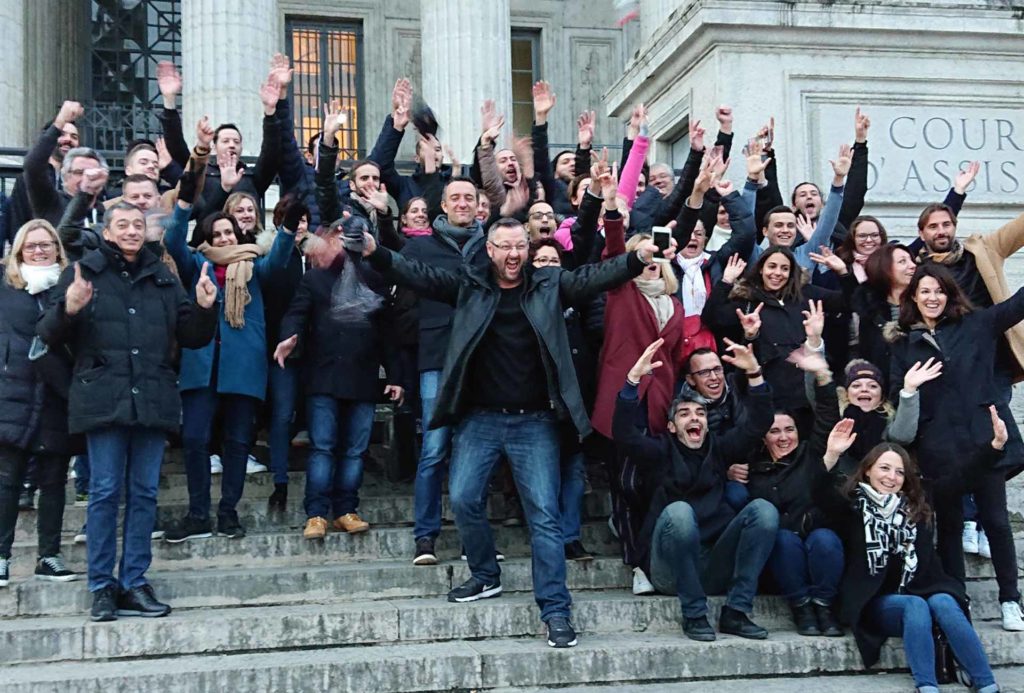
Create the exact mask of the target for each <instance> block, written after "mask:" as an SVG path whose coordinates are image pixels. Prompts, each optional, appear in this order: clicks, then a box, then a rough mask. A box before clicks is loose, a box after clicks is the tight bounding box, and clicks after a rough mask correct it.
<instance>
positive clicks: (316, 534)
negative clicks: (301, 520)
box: [302, 517, 327, 539]
mask: <svg viewBox="0 0 1024 693" xmlns="http://www.w3.org/2000/svg"><path fill="white" fill-rule="evenodd" d="M326 534H327V520H326V519H325V518H323V517H311V518H309V519H308V520H306V528H305V529H303V530H302V538H303V539H323V538H324V536H325V535H326Z"/></svg>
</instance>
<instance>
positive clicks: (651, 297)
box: [633, 279, 676, 332]
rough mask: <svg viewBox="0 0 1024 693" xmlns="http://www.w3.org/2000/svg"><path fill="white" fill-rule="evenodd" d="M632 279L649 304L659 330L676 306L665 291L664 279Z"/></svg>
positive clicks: (673, 312)
mask: <svg viewBox="0 0 1024 693" xmlns="http://www.w3.org/2000/svg"><path fill="white" fill-rule="evenodd" d="M633 281H634V282H635V283H636V288H638V289H640V293H641V294H643V296H644V298H646V299H647V302H648V303H650V304H651V310H653V311H654V319H655V320H657V321H658V332H661V331H662V330H663V329H665V325H667V324H668V321H669V320H671V319H672V316H673V315H674V314H675V312H676V307H675V306H674V305H672V297H671V296H669V295H667V294H666V293H665V280H664V279H634V280H633Z"/></svg>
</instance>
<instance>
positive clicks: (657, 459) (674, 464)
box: [612, 384, 773, 572]
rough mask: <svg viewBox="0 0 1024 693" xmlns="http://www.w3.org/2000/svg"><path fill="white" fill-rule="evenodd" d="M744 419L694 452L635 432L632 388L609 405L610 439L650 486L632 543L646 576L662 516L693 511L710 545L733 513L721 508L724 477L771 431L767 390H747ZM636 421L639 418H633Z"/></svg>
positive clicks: (667, 438) (637, 403) (667, 437)
mask: <svg viewBox="0 0 1024 693" xmlns="http://www.w3.org/2000/svg"><path fill="white" fill-rule="evenodd" d="M743 405H744V408H745V410H746V412H747V416H746V417H744V418H743V419H742V425H739V426H737V427H736V428H734V429H732V430H730V431H729V434H728V435H719V434H717V433H711V432H709V433H708V435H707V438H706V439H705V441H704V445H703V446H702V447H701V448H700V449H699V450H690V449H688V448H686V447H684V446H683V445H682V444H681V443H679V442H678V440H676V437H675V436H674V435H672V434H670V433H662V434H661V435H659V436H657V437H654V438H652V437H650V436H648V435H646V433H645V432H644V431H643V430H642V429H640V428H638V427H637V423H636V422H637V421H638V420H640V419H642V418H643V417H642V415H640V414H639V412H638V409H639V408H640V407H641V406H643V407H645V408H646V405H645V404H642V402H641V400H639V399H638V398H637V395H636V388H635V387H633V386H632V385H628V384H627V385H626V386H625V387H624V388H623V390H622V392H621V393H620V394H619V396H618V398H617V399H616V401H615V415H614V417H613V418H612V438H613V439H614V440H615V443H616V445H618V446H620V447H621V449H622V450H623V451H624V452H625V453H626V454H628V455H629V457H630V459H631V460H633V461H634V462H635V463H636V464H637V466H638V467H640V468H641V469H642V470H643V472H644V477H645V478H647V479H651V480H652V483H653V484H654V488H653V492H652V494H651V505H650V508H649V509H648V511H647V515H646V516H645V518H644V524H643V527H642V529H641V530H640V534H639V536H638V537H637V544H638V546H637V548H638V550H639V551H640V556H641V559H640V563H641V566H642V567H643V568H644V570H647V571H648V572H649V570H648V569H649V567H650V549H651V536H652V535H653V534H654V526H655V524H656V523H657V522H658V518H659V517H660V516H661V513H662V511H664V510H665V508H666V507H668V506H669V505H670V504H671V503H674V502H676V501H683V502H686V503H688V504H689V505H690V507H691V508H693V512H694V514H695V515H696V517H697V524H698V526H699V529H700V539H701V542H712V541H714V540H715V539H716V538H718V535H719V534H721V533H722V530H724V529H725V528H726V527H727V526H728V524H729V523H730V522H731V521H732V519H733V518H734V517H735V516H736V511H735V510H733V509H732V507H731V506H730V505H729V504H728V503H726V502H725V498H724V492H725V480H726V478H725V473H726V470H728V468H729V465H732V464H738V463H741V462H744V461H746V459H747V455H748V454H749V452H750V450H751V449H752V448H753V447H754V446H756V445H758V443H759V442H760V440H761V438H762V437H763V436H764V434H765V432H766V431H767V430H768V429H769V428H771V425H772V418H773V416H772V391H771V388H769V387H768V385H767V384H765V385H761V386H760V387H755V388H750V389H749V390H748V392H747V396H746V397H745V399H744V403H743ZM638 415H639V418H638Z"/></svg>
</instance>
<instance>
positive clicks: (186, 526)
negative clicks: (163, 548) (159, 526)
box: [164, 515, 213, 544]
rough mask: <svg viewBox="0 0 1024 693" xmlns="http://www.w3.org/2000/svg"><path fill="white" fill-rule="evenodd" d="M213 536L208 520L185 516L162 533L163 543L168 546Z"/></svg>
mask: <svg viewBox="0 0 1024 693" xmlns="http://www.w3.org/2000/svg"><path fill="white" fill-rule="evenodd" d="M212 536H213V526H212V525H211V524H210V519H209V518H202V519H200V518H198V517H192V516H191V515H186V516H185V517H183V518H181V522H179V523H178V524H176V525H174V526H172V527H171V528H170V529H167V530H165V531H164V541H166V542H167V543H168V544H180V543H181V542H183V541H186V540H188V539H205V538H206V537H212Z"/></svg>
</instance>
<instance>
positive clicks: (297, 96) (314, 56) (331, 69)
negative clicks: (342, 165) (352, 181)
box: [287, 19, 363, 159]
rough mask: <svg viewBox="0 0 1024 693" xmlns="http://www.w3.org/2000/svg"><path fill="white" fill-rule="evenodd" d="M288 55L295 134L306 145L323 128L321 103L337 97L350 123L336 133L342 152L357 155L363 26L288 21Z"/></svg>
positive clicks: (300, 142) (345, 155) (343, 154)
mask: <svg viewBox="0 0 1024 693" xmlns="http://www.w3.org/2000/svg"><path fill="white" fill-rule="evenodd" d="M287 28H288V55H289V57H290V58H291V59H292V67H293V68H294V69H295V75H294V77H293V78H292V84H291V89H292V104H294V114H295V115H294V119H295V134H296V139H297V140H298V141H299V145H300V146H301V147H303V148H305V146H306V143H307V142H309V138H310V137H312V136H313V135H315V134H317V133H318V132H320V131H321V130H322V128H323V106H324V104H326V103H328V102H329V101H330V100H331V99H339V100H340V101H341V107H342V108H343V109H344V110H345V111H346V112H347V113H348V122H347V123H346V124H345V125H344V126H343V127H342V128H341V129H340V130H339V131H338V148H339V155H340V157H341V158H342V159H358V158H360V156H361V150H360V147H359V104H360V101H361V96H362V86H363V84H362V81H363V79H362V78H363V74H362V30H361V28H360V26H359V25H358V24H341V23H332V22H329V21H323V20H319V19H317V20H308V19H301V20H300V19H289V20H288V22H287Z"/></svg>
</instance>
